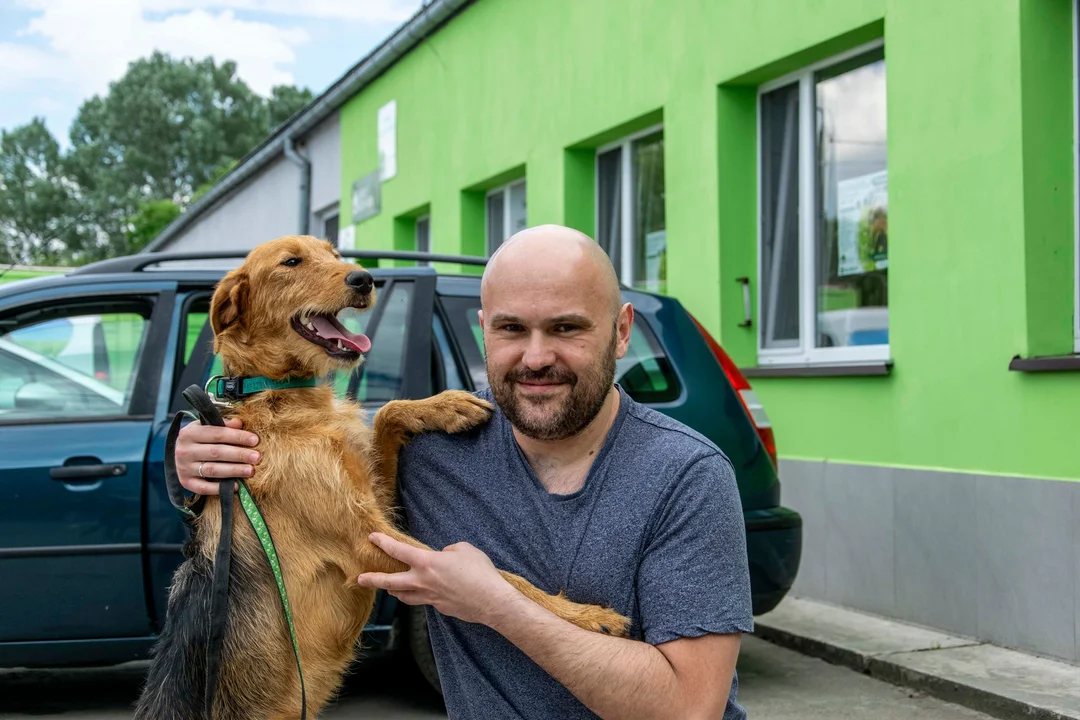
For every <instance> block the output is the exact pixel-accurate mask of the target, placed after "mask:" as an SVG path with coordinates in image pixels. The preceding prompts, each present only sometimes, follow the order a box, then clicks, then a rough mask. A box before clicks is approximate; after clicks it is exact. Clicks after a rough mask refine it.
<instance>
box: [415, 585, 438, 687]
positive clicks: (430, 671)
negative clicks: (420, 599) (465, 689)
mask: <svg viewBox="0 0 1080 720" xmlns="http://www.w3.org/2000/svg"><path fill="white" fill-rule="evenodd" d="M426 610H427V606H426V605H416V606H413V607H410V608H409V610H408V613H409V615H408V617H409V652H410V653H411V654H412V657H413V662H415V663H416V669H417V670H419V671H420V674H421V675H423V676H424V680H426V681H427V684H428V685H429V686H430V687H431V688H432V689H433V690H434V691H435V692H436V693H438V694H439V696H440V697H441V696H442V684H441V683H440V682H439V669H438V668H437V667H436V666H435V653H434V652H433V651H432V649H431V637H430V636H429V635H428V624H427V612H426Z"/></svg>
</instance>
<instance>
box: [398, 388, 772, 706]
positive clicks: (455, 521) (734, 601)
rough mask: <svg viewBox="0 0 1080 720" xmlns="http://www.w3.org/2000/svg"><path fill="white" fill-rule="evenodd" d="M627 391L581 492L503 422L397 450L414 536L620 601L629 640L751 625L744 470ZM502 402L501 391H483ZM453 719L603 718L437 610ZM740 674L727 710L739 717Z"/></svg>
mask: <svg viewBox="0 0 1080 720" xmlns="http://www.w3.org/2000/svg"><path fill="white" fill-rule="evenodd" d="M619 392H620V394H621V400H620V406H619V413H618V416H617V417H616V419H615V424H614V425H613V426H612V428H611V432H610V434H609V435H608V438H607V440H606V441H605V443H604V445H603V447H602V448H601V450H600V451H599V453H598V454H597V457H596V460H595V461H594V462H593V465H592V469H591V470H590V471H589V474H588V477H587V478H586V480H585V485H584V487H582V489H581V490H579V491H577V492H575V493H573V494H571V495H552V494H550V493H548V492H547V490H545V489H544V486H543V485H541V483H540V480H539V479H538V478H537V477H536V474H535V473H534V472H533V471H532V468H531V467H530V466H529V464H528V462H527V461H526V459H525V456H524V454H523V453H522V452H521V449H520V448H519V447H518V444H517V442H516V441H515V440H514V436H513V433H512V429H511V427H510V423H509V421H508V420H507V419H506V416H505V415H503V414H502V413H501V412H499V411H498V410H496V412H495V415H494V417H493V418H492V419H491V422H490V423H488V424H486V425H484V426H482V427H480V428H476V429H475V430H472V431H470V432H467V433H463V434H459V435H453V436H450V435H443V434H429V435H421V436H419V437H417V438H415V439H414V440H412V441H411V442H410V443H409V444H408V445H407V446H406V447H405V449H404V450H403V451H402V454H401V462H400V472H399V477H400V486H401V493H402V501H403V504H404V507H405V511H406V515H407V519H408V522H409V529H410V532H411V534H412V535H413V536H414V537H416V538H418V539H419V540H421V541H423V542H425V543H427V544H428V545H430V546H432V547H434V548H443V547H446V546H447V545H452V544H454V543H457V542H469V543H472V544H473V545H475V546H476V547H478V548H480V549H481V550H483V551H484V552H485V553H487V554H488V556H489V557H490V558H491V560H492V561H493V562H494V563H495V566H496V567H498V568H500V569H503V570H509V571H510V572H514V573H517V574H519V575H522V576H524V577H525V578H527V579H528V580H529V581H530V582H532V583H533V584H535V585H536V586H537V587H539V588H541V589H543V590H545V591H547V592H551V593H555V592H558V591H559V590H566V593H567V596H568V597H569V598H570V599H571V600H574V601H577V602H583V603H599V604H603V605H607V606H609V607H614V608H615V609H617V610H618V611H619V612H621V613H623V614H624V615H627V616H629V617H630V618H631V619H632V621H633V627H632V630H631V634H632V637H634V638H636V639H639V640H644V641H645V642H647V643H649V644H652V645H657V644H660V643H663V642H667V641H669V640H674V639H676V638H680V637H697V636H700V635H704V634H707V633H735V632H752V631H753V613H752V612H751V609H750V576H749V570H748V568H747V561H746V537H745V527H744V525H743V516H742V507H741V503H740V500H739V493H738V488H737V487H736V484H735V473H734V470H733V469H732V467H731V463H730V461H729V460H728V459H727V457H726V456H725V455H724V454H723V453H722V452H720V450H719V449H717V447H716V446H715V445H713V444H712V443H711V442H709V440H707V439H706V438H704V437H703V436H701V435H699V434H698V433H696V432H694V431H693V430H691V429H689V428H687V427H686V426H684V425H682V424H680V423H678V422H676V421H674V420H672V419H670V418H668V417H667V416H665V415H663V414H661V413H659V412H656V411H655V410H652V409H651V408H648V407H645V406H644V405H640V404H638V403H636V402H634V401H633V400H632V399H631V398H630V397H629V396H628V395H627V394H626V393H625V392H623V391H622V390H621V389H620V390H619ZM478 394H479V395H480V396H481V397H484V398H486V399H488V400H490V399H491V395H490V391H487V390H485V391H483V392H481V393H478ZM428 623H429V625H428V627H429V628H430V633H431V643H432V647H433V649H434V652H435V660H436V665H437V667H438V669H439V676H440V678H441V679H442V687H443V695H444V697H445V700H446V707H447V710H448V711H449V714H450V717H451V718H461V719H465V718H468V719H469V720H486V719H488V718H490V719H491V720H507V719H508V718H529V719H532V718H563V719H569V718H595V717H596V715H594V714H593V713H592V712H591V711H590V710H589V709H588V708H586V707H585V706H584V705H582V704H581V702H580V701H579V700H578V699H577V698H575V697H574V696H573V695H572V694H571V693H570V691H568V690H567V689H566V688H565V687H563V685H562V684H560V683H559V682H557V681H556V680H554V679H553V678H552V677H551V676H550V675H548V674H547V672H545V671H544V670H543V669H542V668H541V667H540V666H539V665H536V664H535V663H534V662H533V661H532V660H531V659H530V658H529V657H528V656H527V655H525V654H524V653H523V652H522V651H521V650H519V649H518V648H517V647H516V646H514V645H513V644H511V643H510V642H509V641H507V640H506V639H505V638H504V637H503V636H502V635H499V634H498V633H496V632H495V631H494V630H492V629H490V628H488V627H486V626H484V625H479V624H473V623H465V622H462V621H460V620H457V619H455V618H449V617H446V616H444V615H441V614H439V613H437V612H434V611H432V610H431V609H429V610H428ZM737 689H738V680H737V679H736V680H735V681H734V682H732V687H731V695H730V697H729V698H728V704H727V709H726V711H725V713H724V718H725V720H732V719H734V718H744V717H745V716H746V713H745V712H744V711H743V709H742V708H741V707H740V706H739V705H738V704H737V702H736V692H737Z"/></svg>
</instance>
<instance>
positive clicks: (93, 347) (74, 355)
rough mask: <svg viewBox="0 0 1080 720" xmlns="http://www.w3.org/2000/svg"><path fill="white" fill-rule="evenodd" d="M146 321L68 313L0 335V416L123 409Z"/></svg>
mask: <svg viewBox="0 0 1080 720" xmlns="http://www.w3.org/2000/svg"><path fill="white" fill-rule="evenodd" d="M147 326H148V322H147V320H146V318H144V317H143V316H142V315H140V314H138V313H134V312H117V313H106V314H78V313H72V314H70V315H66V316H64V317H54V318H52V319H49V320H45V321H42V322H37V323H32V324H28V325H25V326H22V327H19V328H16V329H15V330H12V331H11V332H8V333H5V334H3V335H0V420H12V419H19V420H41V419H54V418H55V419H68V418H83V417H95V416H106V415H111V416H115V415H124V414H127V412H128V409H129V405H130V398H131V388H132V386H133V384H134V381H135V369H136V368H137V367H138V362H139V357H140V355H141V353H142V348H143V341H144V339H145V335H146V329H147Z"/></svg>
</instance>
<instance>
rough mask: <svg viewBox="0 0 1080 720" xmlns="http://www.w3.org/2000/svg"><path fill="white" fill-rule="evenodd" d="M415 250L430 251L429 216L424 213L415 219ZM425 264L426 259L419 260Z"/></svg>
mask: <svg viewBox="0 0 1080 720" xmlns="http://www.w3.org/2000/svg"><path fill="white" fill-rule="evenodd" d="M416 251H417V252H425V253H426V252H431V216H430V215H424V216H423V217H419V218H417V219H416ZM420 264H421V265H427V264H428V263H427V261H421V262H420Z"/></svg>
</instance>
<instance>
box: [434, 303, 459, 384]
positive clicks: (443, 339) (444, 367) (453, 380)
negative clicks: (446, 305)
mask: <svg viewBox="0 0 1080 720" xmlns="http://www.w3.org/2000/svg"><path fill="white" fill-rule="evenodd" d="M431 322H432V326H431V330H432V341H431V342H432V347H433V348H434V356H433V357H437V359H438V362H437V363H434V362H433V363H432V373H433V374H434V373H438V374H439V377H438V378H437V382H436V383H434V384H435V385H436V387H438V389H439V390H465V389H466V388H465V381H464V380H462V378H461V369H460V368H459V367H458V361H457V358H456V357H454V350H453V348H452V347H451V346H450V338H449V337H448V336H447V334H446V325H445V324H444V323H443V321H442V318H441V317H439V314H438V313H435V314H434V315H432V319H431Z"/></svg>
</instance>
